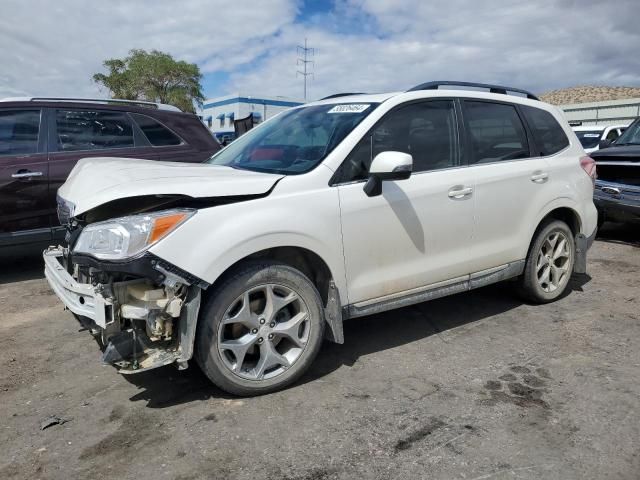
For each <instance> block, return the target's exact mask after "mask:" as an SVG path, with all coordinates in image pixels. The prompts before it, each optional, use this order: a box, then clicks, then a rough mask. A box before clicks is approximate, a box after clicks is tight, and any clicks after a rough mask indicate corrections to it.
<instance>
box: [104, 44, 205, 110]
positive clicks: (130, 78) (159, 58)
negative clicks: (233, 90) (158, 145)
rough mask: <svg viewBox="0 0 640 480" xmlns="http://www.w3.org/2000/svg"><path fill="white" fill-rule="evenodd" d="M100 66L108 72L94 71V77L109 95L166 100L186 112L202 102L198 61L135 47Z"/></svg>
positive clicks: (163, 101) (130, 98)
mask: <svg viewBox="0 0 640 480" xmlns="http://www.w3.org/2000/svg"><path fill="white" fill-rule="evenodd" d="M103 66H104V67H105V68H106V69H107V70H108V72H109V73H107V74H104V73H96V74H95V75H94V76H93V81H94V82H96V83H99V84H102V85H104V86H105V87H107V88H108V89H109V92H110V94H111V97H112V98H122V99H125V100H147V101H150V102H161V103H169V104H171V105H175V106H176V107H178V108H180V109H181V110H183V111H185V112H194V111H195V109H194V103H195V104H196V105H198V106H201V105H202V101H203V100H204V95H203V94H202V86H201V85H200V81H201V80H202V74H201V73H200V69H199V68H198V65H196V64H195V63H187V62H184V61H178V60H175V59H174V58H173V57H172V56H171V55H169V54H168V53H163V52H159V51H157V50H151V51H150V52H147V51H146V50H138V49H134V50H131V51H130V52H129V56H128V57H126V58H123V59H119V58H111V59H109V60H105V61H104V63H103Z"/></svg>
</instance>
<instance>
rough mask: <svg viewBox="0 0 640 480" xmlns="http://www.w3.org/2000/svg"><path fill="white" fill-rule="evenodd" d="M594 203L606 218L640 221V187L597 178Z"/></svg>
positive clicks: (617, 220) (616, 220)
mask: <svg viewBox="0 0 640 480" xmlns="http://www.w3.org/2000/svg"><path fill="white" fill-rule="evenodd" d="M593 203H594V204H595V205H596V208H597V209H598V213H599V214H600V215H602V216H603V217H604V219H605V220H611V221H614V222H633V223H637V222H640V187H637V186H633V185H625V184H622V183H613V182H605V181H602V180H596V189H595V191H594V193H593Z"/></svg>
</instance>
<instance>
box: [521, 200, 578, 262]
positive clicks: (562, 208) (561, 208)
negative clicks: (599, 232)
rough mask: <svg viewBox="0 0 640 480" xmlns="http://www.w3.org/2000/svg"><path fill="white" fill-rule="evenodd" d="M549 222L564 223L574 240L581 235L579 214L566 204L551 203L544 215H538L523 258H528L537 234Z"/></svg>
mask: <svg viewBox="0 0 640 480" xmlns="http://www.w3.org/2000/svg"><path fill="white" fill-rule="evenodd" d="M550 220H560V221H563V222H564V223H566V224H567V225H568V227H569V229H570V230H571V233H573V237H574V238H575V239H577V238H578V237H579V236H580V235H581V232H582V219H581V218H580V214H579V213H578V212H577V211H576V209H574V208H572V207H571V206H568V205H567V204H559V205H558V204H556V202H553V203H552V204H550V208H547V209H545V211H544V213H543V214H542V215H540V217H539V218H538V221H537V223H536V224H535V228H534V229H533V230H532V231H531V233H530V235H529V245H528V247H527V252H526V257H525V258H528V257H529V253H530V252H531V247H532V246H533V243H534V242H535V239H536V236H537V234H538V232H539V231H540V230H541V229H542V228H543V227H544V225H545V224H546V223H547V222H548V221H550ZM582 236H583V235H582Z"/></svg>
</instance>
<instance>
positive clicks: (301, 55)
mask: <svg viewBox="0 0 640 480" xmlns="http://www.w3.org/2000/svg"><path fill="white" fill-rule="evenodd" d="M296 51H297V54H298V58H297V61H296V67H299V66H300V65H302V71H300V70H296V77H297V76H298V75H302V78H303V79H304V99H305V100H306V99H307V77H308V76H309V75H311V77H312V78H313V72H310V71H308V70H307V65H308V66H310V67H313V66H314V61H313V60H309V58H313V56H314V55H315V49H314V48H311V47H307V39H306V38H305V39H304V47H303V46H302V45H298V48H297V50H296Z"/></svg>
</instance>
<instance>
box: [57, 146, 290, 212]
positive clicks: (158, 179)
mask: <svg viewBox="0 0 640 480" xmlns="http://www.w3.org/2000/svg"><path fill="white" fill-rule="evenodd" d="M282 177H283V175H276V174H269V173H258V172H251V171H248V170H238V169H234V168H231V167H224V166H218V165H209V164H202V163H197V164H193V163H178V162H158V161H155V160H137V159H132V158H110V157H95V158H85V159H82V160H80V161H79V162H78V163H77V164H76V166H75V168H74V169H73V170H72V171H71V174H70V175H69V178H67V181H66V182H65V183H64V184H63V185H62V186H61V187H60V189H59V190H58V195H59V196H60V197H62V198H63V199H65V200H66V201H69V202H71V203H72V204H73V205H74V211H73V215H79V214H81V213H84V212H86V211H88V210H91V209H92V208H95V207H97V206H99V205H102V204H105V203H107V202H110V201H113V200H117V199H120V198H129V197H140V196H144V195H186V196H189V197H193V198H204V197H227V196H236V195H261V194H264V193H267V192H268V191H269V190H270V189H271V188H272V187H273V186H274V185H275V183H276V182H277V181H278V180H279V179H281V178H282Z"/></svg>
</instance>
